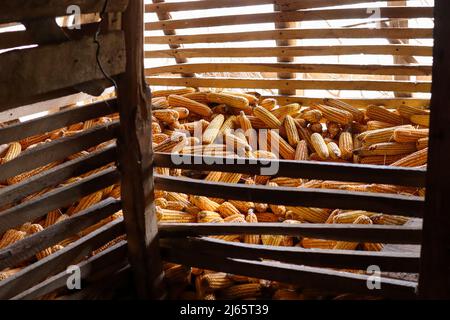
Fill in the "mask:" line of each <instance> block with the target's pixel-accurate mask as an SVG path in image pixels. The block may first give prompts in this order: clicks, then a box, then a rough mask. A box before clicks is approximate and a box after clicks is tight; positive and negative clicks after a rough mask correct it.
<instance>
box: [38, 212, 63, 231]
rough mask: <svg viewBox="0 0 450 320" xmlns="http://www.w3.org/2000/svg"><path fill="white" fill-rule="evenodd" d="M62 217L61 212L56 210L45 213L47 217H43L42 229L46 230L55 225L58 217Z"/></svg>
mask: <svg viewBox="0 0 450 320" xmlns="http://www.w3.org/2000/svg"><path fill="white" fill-rule="evenodd" d="M61 216H62V213H61V210H59V209H56V210H53V211H50V212H49V213H47V216H46V217H45V223H44V225H43V227H44V228H48V227H50V226H52V225H54V224H55V223H56V221H58V219H59V217H61Z"/></svg>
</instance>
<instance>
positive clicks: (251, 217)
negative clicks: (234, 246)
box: [243, 211, 260, 244]
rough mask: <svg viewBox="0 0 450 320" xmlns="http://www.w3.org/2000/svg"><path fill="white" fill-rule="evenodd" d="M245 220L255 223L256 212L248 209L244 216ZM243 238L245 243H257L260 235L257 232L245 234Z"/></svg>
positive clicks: (256, 220) (256, 219)
mask: <svg viewBox="0 0 450 320" xmlns="http://www.w3.org/2000/svg"><path fill="white" fill-rule="evenodd" d="M245 221H247V222H248V223H257V222H258V217H257V216H256V214H254V213H253V212H251V211H250V212H249V213H248V214H247V216H246V217H245ZM243 240H244V242H245V243H250V244H259V242H260V236H259V235H257V234H245V235H244V239H243Z"/></svg>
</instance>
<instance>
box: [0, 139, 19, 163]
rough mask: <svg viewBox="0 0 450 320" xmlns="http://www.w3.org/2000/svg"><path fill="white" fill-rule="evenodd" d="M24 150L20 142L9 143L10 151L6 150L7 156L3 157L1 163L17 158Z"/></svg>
mask: <svg viewBox="0 0 450 320" xmlns="http://www.w3.org/2000/svg"><path fill="white" fill-rule="evenodd" d="M21 152H22V146H21V145H20V143H18V142H13V143H11V144H10V145H9V148H8V151H6V154H5V156H4V157H3V158H2V159H1V161H0V164H3V163H6V162H8V161H11V160H13V159H15V158H17V157H18V156H19V155H20V153H21Z"/></svg>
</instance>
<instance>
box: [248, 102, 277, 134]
mask: <svg viewBox="0 0 450 320" xmlns="http://www.w3.org/2000/svg"><path fill="white" fill-rule="evenodd" d="M253 114H254V115H255V117H257V118H258V119H260V120H261V121H262V122H264V123H265V124H266V125H267V126H268V127H269V128H270V129H278V128H279V127H281V121H280V120H278V118H277V117H275V116H274V115H273V114H272V113H270V112H269V111H267V110H266V109H264V108H263V107H255V108H254V109H253Z"/></svg>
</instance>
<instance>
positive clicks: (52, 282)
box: [11, 241, 127, 300]
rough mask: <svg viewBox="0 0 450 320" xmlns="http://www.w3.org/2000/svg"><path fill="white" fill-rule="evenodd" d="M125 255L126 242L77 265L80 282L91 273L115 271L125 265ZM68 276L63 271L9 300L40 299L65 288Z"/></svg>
mask: <svg viewBox="0 0 450 320" xmlns="http://www.w3.org/2000/svg"><path fill="white" fill-rule="evenodd" d="M126 254H127V243H126V241H121V242H119V243H117V244H115V245H114V246H112V247H111V248H108V249H106V250H105V251H102V252H100V253H99V254H97V255H95V256H93V257H90V258H89V259H87V260H86V261H83V262H81V263H79V264H78V267H79V268H80V275H81V280H86V278H89V276H90V275H91V274H92V273H95V272H98V271H99V270H103V269H111V268H110V267H111V266H112V267H113V268H112V269H113V270H117V267H118V266H120V264H123V263H125V261H126ZM69 276H70V274H67V272H65V271H63V272H60V273H58V274H56V275H54V276H52V277H50V278H48V279H46V280H44V281H42V282H41V283H39V284H37V285H35V286H34V287H32V288H30V289H28V290H25V291H24V292H21V293H20V294H18V295H17V296H15V297H13V298H11V300H33V299H37V298H39V297H42V296H43V295H46V294H49V293H51V292H53V291H55V290H58V289H61V288H63V287H65V286H66V284H67V278H68V277H69Z"/></svg>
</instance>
